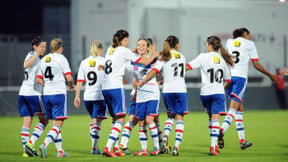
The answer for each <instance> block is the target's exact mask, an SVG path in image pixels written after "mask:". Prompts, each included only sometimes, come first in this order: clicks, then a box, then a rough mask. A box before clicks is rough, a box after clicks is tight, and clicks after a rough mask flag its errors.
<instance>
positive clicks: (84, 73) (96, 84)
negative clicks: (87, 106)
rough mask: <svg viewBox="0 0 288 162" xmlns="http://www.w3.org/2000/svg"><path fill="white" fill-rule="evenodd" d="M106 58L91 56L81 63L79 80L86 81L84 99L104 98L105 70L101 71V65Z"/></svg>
mask: <svg viewBox="0 0 288 162" xmlns="http://www.w3.org/2000/svg"><path fill="white" fill-rule="evenodd" d="M104 63H105V58H104V57H101V56H96V57H93V56H89V57H88V58H86V59H85V60H83V61H82V62H81V64H80V67H79V71H78V76H77V82H85V91H84V100H85V101H96V100H104V97H103V95H102V81H103V77H104V71H103V70H102V71H99V70H98V67H99V65H104Z"/></svg>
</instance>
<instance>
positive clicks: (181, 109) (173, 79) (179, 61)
mask: <svg viewBox="0 0 288 162" xmlns="http://www.w3.org/2000/svg"><path fill="white" fill-rule="evenodd" d="M178 49H179V39H178V38H177V37H176V36H174V35H170V36H168V38H167V39H166V40H165V41H164V46H163V50H162V52H160V59H159V60H158V61H157V63H156V65H155V66H154V67H153V70H152V71H151V72H149V73H148V74H147V76H146V77H145V78H144V79H143V80H142V81H141V82H138V83H137V85H138V86H142V85H143V84H144V83H146V82H147V81H149V80H150V79H151V78H152V77H153V76H155V75H156V73H157V72H159V71H160V70H161V69H162V70H163V78H164V82H163V91H162V92H163V99H164V103H165V106H166V108H167V110H168V112H172V113H173V114H175V120H176V130H175V133H176V135H175V145H174V147H173V150H172V155H174V156H178V155H179V146H180V144H181V141H182V137H183V131H184V114H187V113H188V111H187V90H186V84H185V80H184V76H185V63H186V59H185V57H184V55H182V54H181V53H180V52H178ZM175 85H177V86H175ZM168 120H169V119H168ZM170 120H171V119H170ZM170 120H169V121H170ZM165 123H166V124H165V128H164V133H165V134H164V137H163V144H164V147H165V149H166V150H168V148H169V146H168V139H169V134H170V132H171V129H172V124H171V123H170V122H169V129H168V128H167V127H166V126H167V123H168V122H167V121H166V122H165ZM166 152H168V151H166Z"/></svg>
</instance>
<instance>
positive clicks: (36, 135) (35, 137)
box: [30, 123, 45, 146]
mask: <svg viewBox="0 0 288 162" xmlns="http://www.w3.org/2000/svg"><path fill="white" fill-rule="evenodd" d="M44 129H45V125H44V124H43V123H38V124H37V125H36V126H35V128H34V130H33V133H32V136H31V138H30V142H31V144H32V145H33V146H34V145H35V142H36V141H37V140H38V139H39V137H40V136H41V135H42V133H43V132H44Z"/></svg>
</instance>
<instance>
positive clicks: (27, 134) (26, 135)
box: [21, 133, 29, 137]
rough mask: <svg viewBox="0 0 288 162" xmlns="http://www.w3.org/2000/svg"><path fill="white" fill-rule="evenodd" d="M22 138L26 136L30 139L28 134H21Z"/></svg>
mask: <svg viewBox="0 0 288 162" xmlns="http://www.w3.org/2000/svg"><path fill="white" fill-rule="evenodd" d="M21 136H26V137H29V134H26V133H21Z"/></svg>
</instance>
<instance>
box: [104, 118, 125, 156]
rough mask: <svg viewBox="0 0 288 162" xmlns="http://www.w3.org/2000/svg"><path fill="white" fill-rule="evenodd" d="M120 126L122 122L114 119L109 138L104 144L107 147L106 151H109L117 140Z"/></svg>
mask: <svg viewBox="0 0 288 162" xmlns="http://www.w3.org/2000/svg"><path fill="white" fill-rule="evenodd" d="M121 128H122V123H121V122H120V121H116V122H115V124H114V125H113V127H112V128H111V131H110V135H109V139H108V141H107V144H106V148H107V149H108V150H107V151H111V149H112V146H113V144H114V143H115V142H116V141H117V140H118V138H119V134H120V132H121Z"/></svg>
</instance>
